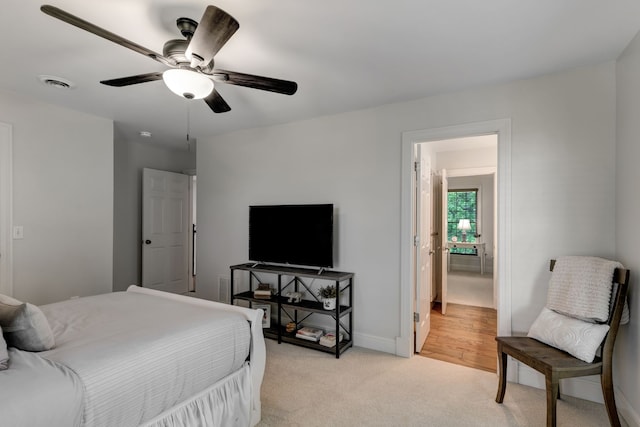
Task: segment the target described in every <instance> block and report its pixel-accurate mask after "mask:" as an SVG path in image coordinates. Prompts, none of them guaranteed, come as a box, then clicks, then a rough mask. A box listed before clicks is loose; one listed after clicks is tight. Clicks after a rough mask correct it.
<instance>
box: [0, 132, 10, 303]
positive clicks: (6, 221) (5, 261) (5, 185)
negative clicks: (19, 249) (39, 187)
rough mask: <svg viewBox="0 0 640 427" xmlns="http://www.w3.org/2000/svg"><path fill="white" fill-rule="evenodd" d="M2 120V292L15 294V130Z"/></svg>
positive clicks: (0, 145) (0, 208)
mask: <svg viewBox="0 0 640 427" xmlns="http://www.w3.org/2000/svg"><path fill="white" fill-rule="evenodd" d="M12 129H13V128H12V126H11V125H10V124H7V123H2V122H0V293H2V294H4V295H9V296H13V236H12V232H11V231H12V230H11V227H12V226H13V152H12V151H13V150H12V148H13V133H12V132H13V130H12Z"/></svg>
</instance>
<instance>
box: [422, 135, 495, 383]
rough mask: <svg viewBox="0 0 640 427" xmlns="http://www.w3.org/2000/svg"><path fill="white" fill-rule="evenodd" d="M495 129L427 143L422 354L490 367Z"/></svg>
mask: <svg viewBox="0 0 640 427" xmlns="http://www.w3.org/2000/svg"><path fill="white" fill-rule="evenodd" d="M497 140H498V138H497V135H496V134H490V135H482V136H477V137H467V138H459V139H449V140H441V141H434V142H431V143H424V144H425V145H431V147H429V151H430V152H431V160H432V163H433V168H432V174H433V182H434V193H435V194H437V197H434V198H433V204H434V206H433V207H432V211H433V212H436V213H437V214H436V215H434V226H433V229H434V230H438V232H437V233H433V245H434V246H435V247H436V250H435V251H434V253H433V256H434V258H435V262H434V265H436V266H438V267H440V268H439V269H437V268H436V269H435V270H434V274H433V295H434V297H433V303H432V306H431V312H430V319H431V323H430V333H429V335H428V337H427V339H426V340H425V342H424V344H423V346H422V347H421V348H420V349H418V348H416V351H417V352H419V354H420V355H422V356H426V357H430V358H434V359H438V360H443V361H447V362H451V363H455V364H459V365H463V366H468V367H472V368H476V369H482V370H485V371H490V372H496V348H495V339H494V338H495V336H496V334H497V310H496V308H497V294H498V293H497V286H496V284H497V281H496V280H494V278H495V276H494V274H493V273H494V265H495V260H496V257H495V254H496V252H497V235H496V230H497V215H496V199H497V198H496V188H497V185H496V183H497V181H496V172H497Z"/></svg>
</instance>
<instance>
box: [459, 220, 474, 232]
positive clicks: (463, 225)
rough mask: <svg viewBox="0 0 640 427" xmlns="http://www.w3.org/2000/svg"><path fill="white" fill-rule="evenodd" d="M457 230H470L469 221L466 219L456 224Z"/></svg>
mask: <svg viewBox="0 0 640 427" xmlns="http://www.w3.org/2000/svg"><path fill="white" fill-rule="evenodd" d="M458 230H462V231H467V230H471V221H469V220H468V219H461V220H460V222H458Z"/></svg>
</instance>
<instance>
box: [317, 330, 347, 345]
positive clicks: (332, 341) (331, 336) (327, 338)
mask: <svg viewBox="0 0 640 427" xmlns="http://www.w3.org/2000/svg"><path fill="white" fill-rule="evenodd" d="M342 338H343V335H342V334H339V335H338V340H337V341H338V342H342ZM320 345H323V346H325V347H335V346H336V333H335V332H327V333H326V334H325V335H323V336H322V337H321V338H320Z"/></svg>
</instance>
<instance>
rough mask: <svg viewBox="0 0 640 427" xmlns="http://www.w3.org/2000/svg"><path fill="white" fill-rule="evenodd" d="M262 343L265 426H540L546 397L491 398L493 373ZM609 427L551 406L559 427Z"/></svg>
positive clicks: (594, 417) (593, 415)
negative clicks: (500, 401) (500, 400)
mask: <svg viewBox="0 0 640 427" xmlns="http://www.w3.org/2000/svg"><path fill="white" fill-rule="evenodd" d="M266 343H267V369H266V373H265V378H264V382H263V385H262V393H261V396H262V421H261V422H260V423H259V424H258V426H260V427H268V426H336V427H337V426H345V427H350V426H425V427H430V426H434V427H436V426H437V427H449V426H451V427H458V426H460V427H467V426H468V427H480V426H488V427H489V426H490V427H496V426H544V425H545V411H546V409H545V408H546V406H545V393H544V391H543V390H538V389H535V388H531V387H525V386H521V385H518V384H511V383H510V384H509V385H508V386H507V393H506V396H505V401H504V404H502V405H499V404H497V403H496V402H495V401H494V399H495V394H496V389H497V386H498V379H497V376H496V374H493V373H489V372H484V371H480V370H477V369H472V368H466V367H463V366H458V365H453V364H450V363H447V362H441V361H438V360H434V359H429V358H426V357H412V358H410V359H407V358H401V357H395V356H392V355H390V354H386V353H380V352H376V351H372V350H366V349H362V348H358V347H355V348H352V349H350V350H348V351H347V352H346V353H344V354H343V355H342V356H341V357H340V359H338V360H336V359H335V357H334V356H332V355H331V354H327V353H321V352H317V351H314V350H309V349H305V348H302V347H296V346H293V345H290V344H280V345H278V343H277V342H275V341H273V340H266ZM606 425H609V423H608V419H607V415H606V411H605V409H604V406H603V405H600V404H597V403H591V402H587V401H583V400H579V399H575V398H571V397H568V396H567V397H563V400H561V401H559V402H558V426H559V427H560V426H566V427H573V426H575V427H590V426H594V427H595V426H598V427H599V426H606Z"/></svg>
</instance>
